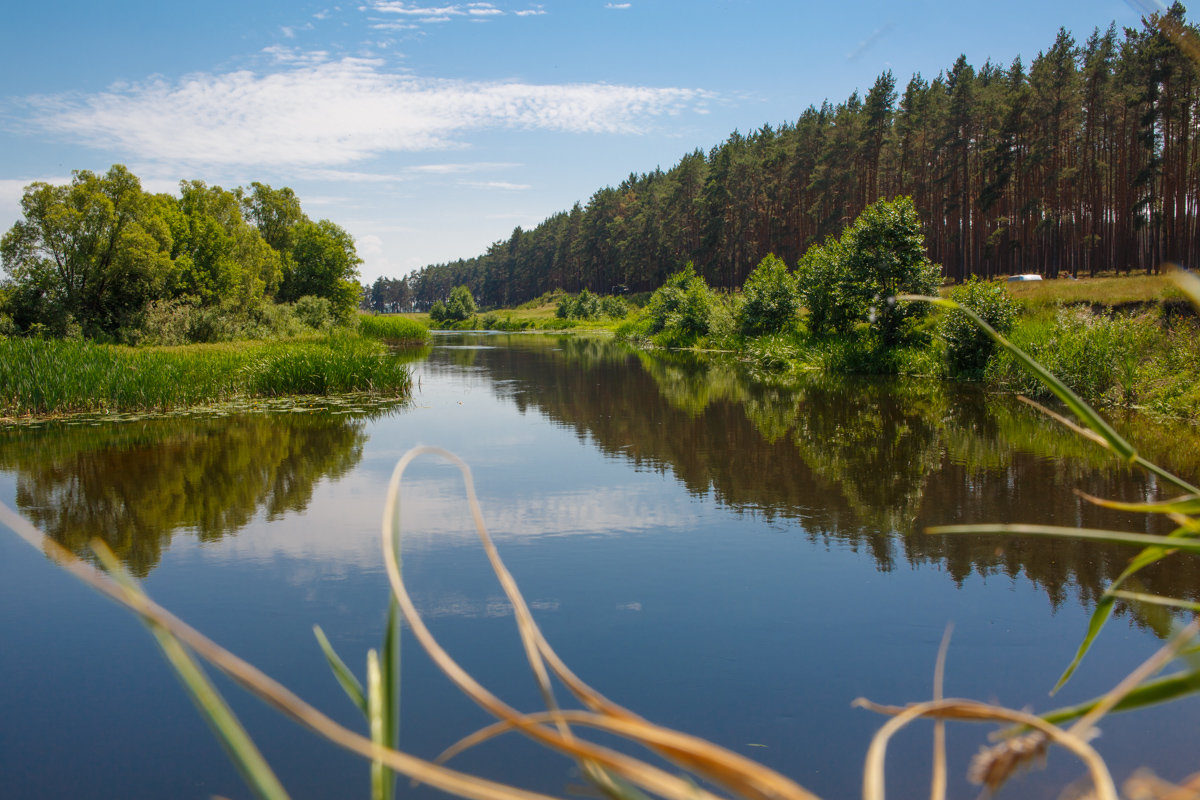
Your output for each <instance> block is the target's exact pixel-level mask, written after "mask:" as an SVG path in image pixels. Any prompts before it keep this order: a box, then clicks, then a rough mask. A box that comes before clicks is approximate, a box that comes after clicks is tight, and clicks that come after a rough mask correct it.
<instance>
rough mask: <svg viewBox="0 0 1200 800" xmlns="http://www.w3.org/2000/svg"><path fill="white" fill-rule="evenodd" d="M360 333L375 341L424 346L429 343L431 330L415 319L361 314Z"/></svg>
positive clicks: (390, 315) (394, 315)
mask: <svg viewBox="0 0 1200 800" xmlns="http://www.w3.org/2000/svg"><path fill="white" fill-rule="evenodd" d="M358 332H359V333H361V334H362V335H363V336H370V337H371V338H373V339H383V340H384V341H388V342H397V343H401V344H423V343H424V342H427V341H429V329H428V328H426V327H425V326H424V325H422V324H421V323H420V322H418V321H417V320H415V319H411V318H409V317H402V316H400V315H398V314H389V315H387V316H378V315H374V314H360V315H359V317H358Z"/></svg>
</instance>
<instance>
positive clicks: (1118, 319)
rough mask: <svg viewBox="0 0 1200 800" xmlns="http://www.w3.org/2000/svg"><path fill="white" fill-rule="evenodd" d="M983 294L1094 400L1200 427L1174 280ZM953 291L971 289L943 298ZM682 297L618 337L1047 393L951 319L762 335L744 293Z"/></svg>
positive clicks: (1191, 346) (1069, 283)
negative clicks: (895, 331)
mask: <svg viewBox="0 0 1200 800" xmlns="http://www.w3.org/2000/svg"><path fill="white" fill-rule="evenodd" d="M977 286H978V287H980V289H981V291H979V294H978V295H976V299H979V300H981V301H983V302H992V303H994V304H999V306H1003V307H1004V308H1007V309H1009V317H1010V318H1009V319H1008V320H1007V321H1006V327H1005V332H1006V334H1007V335H1008V336H1009V338H1010V339H1011V340H1012V341H1013V342H1015V343H1016V344H1017V345H1018V346H1020V347H1021V348H1023V349H1024V350H1026V351H1027V352H1029V353H1030V354H1031V355H1033V356H1034V358H1036V359H1038V360H1039V361H1041V362H1042V363H1044V364H1045V365H1046V366H1047V367H1048V368H1049V369H1050V370H1051V371H1052V372H1054V373H1055V374H1056V375H1059V376H1060V377H1061V378H1062V379H1063V381H1064V382H1065V383H1066V384H1067V385H1068V386H1070V387H1071V389H1073V390H1074V391H1075V392H1077V393H1078V394H1079V395H1080V396H1081V397H1083V398H1084V399H1086V400H1087V401H1088V402H1091V403H1093V404H1096V405H1099V406H1104V407H1124V408H1136V409H1141V410H1145V411H1150V412H1153V413H1157V414H1161V415H1165V416H1171V417H1179V418H1186V419H1192V420H1200V386H1198V385H1197V380H1196V375H1198V374H1200V319H1198V318H1197V317H1196V315H1195V313H1194V312H1193V310H1192V309H1191V307H1190V306H1189V305H1188V301H1187V300H1186V299H1185V298H1184V295H1183V294H1182V293H1181V292H1180V291H1179V289H1178V288H1176V287H1175V285H1174V284H1173V283H1172V282H1171V279H1170V278H1169V277H1168V276H1165V275H1158V276H1146V275H1139V276H1130V277H1105V278H1096V279H1083V280H1066V279H1064V280H1053V281H1040V282H1030V283H1014V284H1006V283H1003V282H993V283H987V282H981V283H979V284H977ZM956 291H964V290H955V289H953V288H950V287H948V288H945V289H943V291H942V293H943V294H954V293H955V292H956ZM686 295H687V298H690V299H688V300H686V302H683V301H679V302H677V303H676V305H678V306H679V307H678V308H675V307H674V306H671V307H668V308H667V313H665V314H660V315H659V316H660V317H661V319H658V320H656V319H655V317H654V308H655V305H656V304H655V302H654V300H653V299H652V300H651V302H650V303H648V304H647V306H646V308H645V309H644V310H643V312H641V313H639V314H635V315H634V316H632V317H631V318H630V319H629V320H627V321H626V322H624V323H622V324H621V325H620V326H619V327H618V330H617V333H618V335H619V336H622V337H623V338H626V339H629V340H631V341H634V342H639V343H641V344H643V345H646V346H657V347H688V348H696V349H718V350H730V351H734V352H736V353H738V354H740V356H741V357H743V358H744V359H746V360H748V361H750V362H751V363H753V364H754V365H755V367H756V368H758V369H761V370H763V371H765V372H787V371H794V370H801V371H817V372H826V373H830V374H841V375H849V374H859V375H862V374H875V375H916V376H923V377H930V378H939V379H956V380H969V381H982V382H984V383H986V384H988V385H990V386H992V387H993V388H995V389H996V390H999V391H1011V392H1020V393H1022V394H1026V395H1031V396H1034V397H1038V398H1047V397H1049V393H1048V391H1047V389H1046V388H1045V387H1044V386H1043V385H1042V384H1040V383H1039V382H1037V381H1036V380H1034V379H1032V378H1031V377H1030V376H1029V375H1028V373H1027V372H1026V371H1025V370H1024V369H1023V368H1022V367H1021V366H1020V365H1019V364H1018V363H1017V362H1016V361H1015V360H1014V358H1013V357H1012V355H1010V354H1008V353H1006V352H1002V351H999V350H997V349H996V348H994V347H992V346H991V344H990V342H988V341H987V340H986V337H982V336H978V335H977V334H975V333H973V332H972V331H973V330H974V329H973V326H971V325H969V324H968V325H967V326H966V330H965V332H964V326H963V319H958V320H955V319H953V317H952V315H951V314H949V313H947V312H938V313H935V314H931V315H928V316H925V317H923V318H920V319H917V320H914V321H913V323H912V324H910V325H909V326H908V327H907V328H906V330H905V332H904V335H903V336H902V337H901V338H900V339H899V340H898V341H894V342H886V341H884V338H883V337H882V336H881V335H880V333H879V331H878V329H877V327H878V326H877V325H875V324H873V323H871V322H866V321H863V322H859V323H857V324H856V325H853V326H852V327H850V328H848V329H846V330H841V331H825V332H820V333H818V332H814V330H813V329H812V325H811V320H810V314H809V312H808V311H807V310H805V309H803V308H800V307H799V306H798V305H797V307H796V310H795V311H791V312H789V313H788V315H787V317H786V320H785V321H784V322H782V323H781V324H779V325H778V327H777V329H776V330H773V331H772V332H770V333H765V334H760V335H755V334H754V332H753V331H752V330H747V327H746V325H745V323H744V320H745V319H746V318H747V316H748V315H747V313H746V308H747V303H748V302H750V301H749V300H748V299H747V297H746V295H745V293H738V294H719V293H715V292H709V291H708V290H707V289H706V287H702V286H695V287H691V288H690V289H688V290H687V293H686ZM989 298H990V299H989ZM659 305H662V303H659ZM968 305H970V303H968ZM972 307H974V306H972ZM985 316H986V314H985ZM964 336H966V337H971V338H970V339H969V340H966V341H964V339H963V337H964Z"/></svg>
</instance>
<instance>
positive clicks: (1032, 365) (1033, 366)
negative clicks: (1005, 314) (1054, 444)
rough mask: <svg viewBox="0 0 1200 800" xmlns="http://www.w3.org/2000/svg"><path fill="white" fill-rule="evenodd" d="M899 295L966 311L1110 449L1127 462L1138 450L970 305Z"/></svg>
mask: <svg viewBox="0 0 1200 800" xmlns="http://www.w3.org/2000/svg"><path fill="white" fill-rule="evenodd" d="M898 299H900V300H924V301H926V302H929V303H933V304H935V305H939V306H942V307H943V308H950V309H956V310H958V311H961V312H962V313H964V314H966V315H967V316H968V317H970V319H971V321H973V322H974V323H975V324H976V325H978V326H979V328H980V329H981V330H983V332H984V333H986V334H987V335H988V336H990V337H991V338H992V339H993V340H994V341H995V342H996V344H998V345H1000V346H1001V347H1003V348H1004V349H1005V350H1008V352H1010V353H1012V354H1013V357H1015V358H1016V359H1017V360H1018V361H1019V362H1021V364H1022V366H1024V367H1025V369H1027V370H1028V371H1029V372H1031V373H1032V374H1033V375H1034V376H1035V377H1037V379H1038V380H1040V381H1041V382H1042V383H1044V384H1045V385H1046V388H1048V389H1049V390H1050V391H1051V392H1053V393H1054V395H1055V396H1056V397H1057V398H1058V399H1059V400H1062V401H1063V402H1064V403H1065V404H1066V405H1067V407H1068V408H1070V409H1071V411H1072V412H1073V413H1074V414H1075V416H1076V417H1078V418H1079V419H1080V421H1081V422H1083V423H1084V424H1085V425H1087V427H1089V428H1091V429H1092V430H1093V431H1095V432H1096V433H1097V434H1099V435H1100V437H1101V438H1103V439H1104V441H1105V442H1106V443H1107V444H1108V446H1109V447H1110V448H1112V450H1113V451H1114V452H1116V453H1117V454H1118V455H1119V456H1121V458H1123V459H1125V460H1126V461H1129V462H1132V461H1134V460H1135V459H1136V458H1137V451H1136V450H1135V449H1134V447H1133V445H1131V444H1130V443H1129V442H1127V441H1126V440H1125V437H1123V436H1121V434H1119V433H1117V432H1116V430H1115V429H1114V428H1113V427H1112V426H1111V425H1109V424H1108V423H1107V422H1106V421H1105V420H1104V418H1103V417H1101V416H1100V415H1099V414H1098V413H1096V410H1095V409H1094V408H1092V407H1091V406H1090V405H1088V404H1087V403H1086V402H1084V400H1083V398H1081V397H1080V396H1079V395H1077V394H1075V392H1073V391H1072V390H1071V389H1070V387H1068V386H1067V385H1066V384H1065V383H1063V382H1062V381H1060V380H1059V379H1058V378H1056V377H1055V376H1054V374H1053V373H1052V372H1050V370H1048V369H1046V368H1045V367H1043V366H1042V365H1041V364H1039V363H1038V362H1037V361H1036V360H1035V359H1034V358H1033V357H1032V356H1030V355H1029V354H1028V353H1026V352H1025V351H1024V350H1022V349H1021V348H1019V347H1017V346H1016V345H1015V344H1013V343H1012V342H1010V341H1009V340H1008V339H1006V338H1004V337H1003V336H1002V335H1000V333H999V332H998V331H997V330H996V329H995V328H993V327H992V326H991V325H988V324H987V323H986V322H984V321H983V319H982V318H981V317H980V316H979V315H978V314H976V313H975V312H974V311H972V310H971V309H969V308H967V307H966V306H963V305H960V304H958V303H956V302H954V301H953V300H947V299H945V298H941V297H924V296H920V295H902V296H901V297H899V298H898Z"/></svg>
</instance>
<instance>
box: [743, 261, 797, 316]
mask: <svg viewBox="0 0 1200 800" xmlns="http://www.w3.org/2000/svg"><path fill="white" fill-rule="evenodd" d="M742 296H743V297H744V298H745V303H743V304H742V306H741V308H740V309H739V312H738V323H739V327H740V328H741V329H742V332H743V333H748V334H753V335H758V334H764V333H776V332H778V331H781V330H783V329H784V328H786V327H787V326H788V325H790V324H791V323H792V321H793V320H794V319H795V318H796V312H797V311H798V310H799V307H800V295H799V292H798V288H797V284H796V276H795V275H793V274H792V273H791V272H790V271H789V270H788V268H787V264H785V263H783V260H782V259H780V258H778V257H776V256H775V254H773V253H772V254H771V255H768V256H767V257H766V258H764V259H763V260H762V261H760V262H759V264H758V266H757V267H755V268H754V271H753V272H751V273H750V277H749V278H747V279H746V285H745V286H743V287H742Z"/></svg>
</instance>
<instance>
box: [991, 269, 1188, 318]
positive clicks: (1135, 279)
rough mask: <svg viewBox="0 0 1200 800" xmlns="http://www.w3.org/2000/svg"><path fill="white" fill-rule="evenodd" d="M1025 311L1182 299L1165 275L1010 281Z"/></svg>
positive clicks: (1009, 284) (1113, 305) (1111, 305)
mask: <svg viewBox="0 0 1200 800" xmlns="http://www.w3.org/2000/svg"><path fill="white" fill-rule="evenodd" d="M1006 286H1007V287H1008V290H1009V291H1010V292H1011V293H1012V295H1013V297H1015V298H1017V299H1018V300H1020V301H1021V302H1022V303H1023V304H1024V305H1025V306H1026V308H1027V309H1028V310H1029V311H1036V310H1037V309H1040V308H1053V307H1054V306H1056V305H1059V304H1065V305H1074V304H1077V303H1083V304H1088V305H1100V306H1107V307H1109V308H1117V307H1120V306H1128V305H1133V304H1147V305H1148V304H1154V303H1161V302H1162V301H1163V300H1171V299H1179V298H1182V297H1183V295H1182V293H1180V291H1179V289H1178V288H1176V286H1175V285H1174V284H1173V283H1172V282H1171V279H1170V278H1169V277H1168V276H1167V275H1165V274H1164V275H1124V276H1119V277H1107V278H1080V279H1079V280H1065V279H1058V280H1046V281H1029V282H1022V281H1014V282H1012V283H1008V284H1006Z"/></svg>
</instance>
